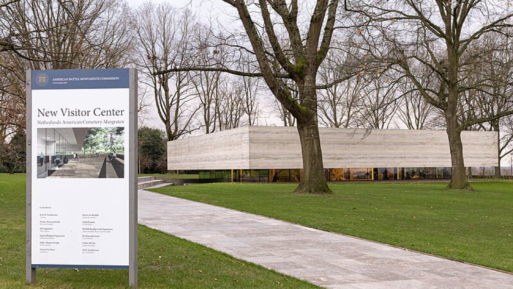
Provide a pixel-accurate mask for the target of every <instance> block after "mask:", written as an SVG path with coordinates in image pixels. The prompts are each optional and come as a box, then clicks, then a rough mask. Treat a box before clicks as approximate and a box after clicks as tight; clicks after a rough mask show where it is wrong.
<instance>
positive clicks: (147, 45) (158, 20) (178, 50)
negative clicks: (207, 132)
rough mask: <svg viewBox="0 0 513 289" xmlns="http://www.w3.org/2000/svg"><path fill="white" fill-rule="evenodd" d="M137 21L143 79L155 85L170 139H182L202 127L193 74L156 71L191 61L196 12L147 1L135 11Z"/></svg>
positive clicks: (160, 116)
mask: <svg viewBox="0 0 513 289" xmlns="http://www.w3.org/2000/svg"><path fill="white" fill-rule="evenodd" d="M133 22H134V25H135V27H134V28H135V30H136V33H137V41H138V43H139V45H138V55H139V57H138V59H139V61H138V65H139V67H141V69H142V71H143V72H144V73H145V77H144V78H143V81H147V84H148V85H149V86H150V87H151V88H152V89H153V98H154V102H155V105H156V108H157V112H158V116H159V118H160V120H161V121H162V123H163V124H164V126H165V131H166V136H167V139H168V141H172V140H175V139H178V138H180V137H181V136H183V135H185V134H188V133H190V132H192V131H194V130H196V129H198V127H195V126H193V120H194V117H195V114H196V112H197V111H198V109H199V107H198V106H196V105H195V104H194V100H195V99H194V94H193V93H192V89H193V86H192V85H191V84H190V82H191V76H190V75H189V73H188V72H168V73H162V74H159V75H156V74H155V73H156V72H157V71H162V70H166V69H168V68H170V67H174V66H186V65H188V64H189V62H190V61H191V58H192V56H191V55H190V52H189V50H190V49H191V46H190V43H191V39H192V32H193V29H194V25H196V23H195V20H194V16H193V15H192V13H191V11H189V10H177V9H175V8H173V7H172V6H170V5H169V4H167V3H162V4H159V5H158V6H155V5H154V4H152V3H146V4H144V5H143V6H141V7H140V8H139V9H138V11H137V12H136V13H135V15H134V21H133Z"/></svg>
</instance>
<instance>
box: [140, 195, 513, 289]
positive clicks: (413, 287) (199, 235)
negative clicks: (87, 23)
mask: <svg viewBox="0 0 513 289" xmlns="http://www.w3.org/2000/svg"><path fill="white" fill-rule="evenodd" d="M139 223H140V224H143V225H146V226H148V227H150V228H155V229H158V230H160V231H163V232H166V233H169V234H172V235H175V236H178V237H180V238H183V239H186V240H189V241H192V242H195V243H199V244H202V245H205V246H207V247H210V248H213V249H215V250H217V251H221V252H225V253H227V254H230V255H232V256H234V257H236V258H239V259H243V260H247V261H249V262H253V263H256V264H260V265H262V266H264V267H266V268H269V269H273V270H276V271H278V272H281V273H283V274H286V275H290V276H294V277H296V278H299V279H303V280H306V281H308V282H311V283H313V284H316V285H319V286H322V287H326V288H344V289H403V288H404V289H424V288H426V289H428V288H429V289H437V288H447V289H458V288H461V289H463V288H465V289H487V288H490V289H513V274H507V273H501V272H497V271H493V270H490V269H485V268H481V267H477V266H473V265H468V264H463V263H459V262H454V261H449V260H445V259H442V258H437V257H433V256H429V255H425V254H420V253H416V252H411V251H406V250H403V249H398V248H393V247H390V246H387V245H382V244H377V243H373V242H369V241H365V240H361V239H357V238H352V237H347V236H343V235H338V234H334V233H328V232H324V231H319V230H315V229H310V228H306V227H303V226H299V225H294V224H290V223H286V222H282V221H278V220H274V219H269V218H265V217H261V216H257V215H252V214H247V213H242V212H238V211H234V210H230V209H224V208H220V207H216V206H211V205H206V204H202V203H197V202H192V201H187V200H183V199H178V198H174V197H169V196H165V195H160V194H156V193H152V192H148V191H144V190H140V191H139Z"/></svg>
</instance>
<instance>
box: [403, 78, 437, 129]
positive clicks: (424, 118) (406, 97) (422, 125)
mask: <svg viewBox="0 0 513 289" xmlns="http://www.w3.org/2000/svg"><path fill="white" fill-rule="evenodd" d="M419 80H420V81H423V80H422V79H419ZM397 88H398V90H399V91H400V93H401V94H402V95H403V97H402V98H401V99H399V102H400V104H399V105H398V110H397V116H398V118H399V119H400V120H401V121H402V122H403V123H404V124H405V125H406V127H407V128H408V129H416V130H420V129H426V128H431V121H432V119H433V118H434V117H435V116H436V114H435V111H434V108H433V106H432V105H430V104H429V103H428V102H426V100H425V99H424V98H423V97H422V95H421V94H420V93H419V91H418V90H417V89H416V87H415V86H414V85H413V84H412V83H411V82H410V81H400V82H399V83H398V85H397Z"/></svg>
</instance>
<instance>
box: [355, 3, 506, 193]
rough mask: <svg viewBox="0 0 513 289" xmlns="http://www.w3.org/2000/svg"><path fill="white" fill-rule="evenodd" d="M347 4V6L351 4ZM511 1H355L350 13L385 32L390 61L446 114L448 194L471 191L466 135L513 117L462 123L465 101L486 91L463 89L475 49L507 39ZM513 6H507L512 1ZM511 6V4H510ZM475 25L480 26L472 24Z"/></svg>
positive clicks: (482, 117)
mask: <svg viewBox="0 0 513 289" xmlns="http://www.w3.org/2000/svg"><path fill="white" fill-rule="evenodd" d="M346 2H347V1H346ZM504 2H505V1H482V0H458V1H445V0H436V1H430V2H426V1H411V0H405V1H391V2H390V1H389V2H381V1H375V0H368V1H358V3H356V1H351V2H350V3H349V5H347V6H346V7H347V9H348V10H353V11H358V13H359V14H360V15H361V16H363V17H364V19H365V20H366V21H372V22H370V23H371V24H372V25H373V26H372V27H374V28H376V31H381V36H382V39H383V41H384V42H386V43H387V44H388V45H389V48H390V54H389V59H390V60H392V59H393V61H394V62H395V64H396V65H397V66H396V67H397V68H398V69H399V70H400V71H401V72H402V73H403V74H404V75H405V76H406V77H408V79H409V80H410V81H411V82H412V83H413V84H414V85H415V87H416V88H417V90H418V91H419V93H420V94H421V95H422V97H424V99H425V100H426V101H427V102H428V103H430V104H431V105H433V106H434V107H436V108H437V109H440V110H441V111H442V112H443V114H444V118H445V125H446V132H447V136H448V139H449V147H450V153H451V162H452V177H451V181H450V183H449V185H448V188H452V189H464V188H468V189H471V187H470V185H469V184H468V181H467V177H466V174H465V164H464V161H463V145H462V142H461V132H462V131H463V130H464V129H466V128H468V127H470V126H472V125H475V124H479V123H483V122H489V121H492V120H494V119H499V118H501V117H503V116H505V115H508V114H511V113H513V111H504V112H502V113H498V114H496V115H493V116H483V115H479V116H476V117H472V118H466V120H465V121H463V122H462V121H460V120H461V119H462V118H460V117H459V116H460V112H461V109H460V108H461V107H462V106H464V105H465V104H464V100H463V95H464V93H465V92H467V91H470V90H476V89H479V88H480V84H479V83H474V84H473V85H471V86H467V85H463V84H462V77H463V72H464V71H465V70H466V69H468V67H470V66H471V65H472V63H473V61H472V59H475V57H477V55H473V56H471V55H472V53H473V52H475V50H474V51H471V50H470V49H469V48H470V47H472V44H473V43H474V42H475V41H477V40H478V39H480V38H481V37H484V36H486V35H493V37H497V38H500V37H503V36H502V35H503V33H504V31H503V28H504V27H508V26H511V25H510V22H508V21H510V19H511V18H512V16H513V14H512V13H510V12H509V11H508V8H507V6H508V5H504V4H505V3H504ZM506 2H507V1H506ZM508 3H509V2H508ZM471 19H475V20H476V21H474V22H471ZM418 67H422V69H425V70H427V71H428V72H429V73H428V75H429V76H430V77H431V80H432V81H429V82H422V81H421V80H420V79H419V77H418V75H417V74H416V73H415V72H414V68H415V69H417V68H418Z"/></svg>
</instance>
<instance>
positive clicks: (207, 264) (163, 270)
mask: <svg viewBox="0 0 513 289" xmlns="http://www.w3.org/2000/svg"><path fill="white" fill-rule="evenodd" d="M0 232H1V234H0V288H9V289H12V288H128V270H99V269H87V270H86V269H83V270H82V269H81V270H73V269H38V270H37V283H36V284H35V285H32V286H28V285H26V283H25V175H24V174H15V175H8V174H0ZM139 288H318V287H315V286H314V285H311V284H308V283H306V282H303V281H299V280H297V279H294V278H291V277H287V276H284V275H281V274H278V273H276V272H273V271H269V270H267V269H264V268H263V267H260V266H257V265H254V264H250V263H247V262H243V261H240V260H237V259H234V258H232V257H230V256H228V255H226V254H222V253H219V252H216V251H213V250H210V249H208V248H206V247H203V246H200V245H197V244H194V243H191V242H187V241H185V240H182V239H178V238H175V237H172V236H169V235H167V234H164V233H161V232H159V231H155V230H152V229H149V228H147V227H144V226H139Z"/></svg>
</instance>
